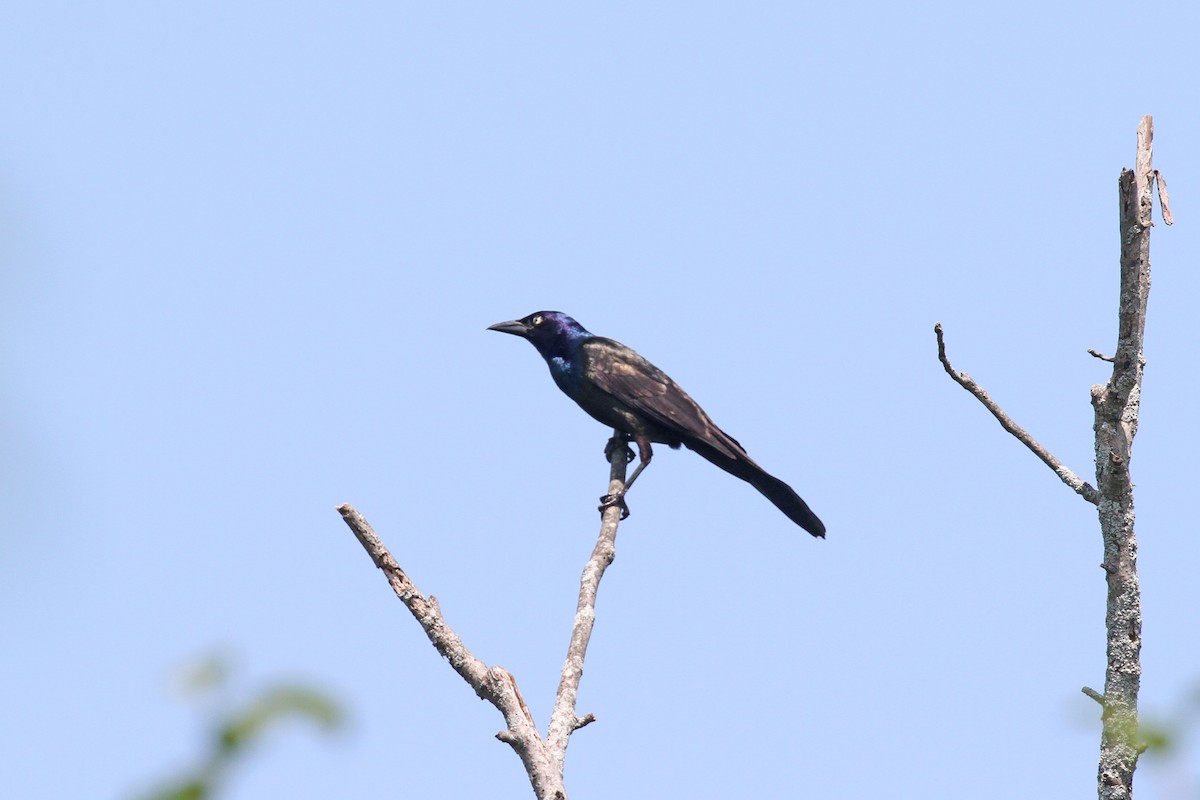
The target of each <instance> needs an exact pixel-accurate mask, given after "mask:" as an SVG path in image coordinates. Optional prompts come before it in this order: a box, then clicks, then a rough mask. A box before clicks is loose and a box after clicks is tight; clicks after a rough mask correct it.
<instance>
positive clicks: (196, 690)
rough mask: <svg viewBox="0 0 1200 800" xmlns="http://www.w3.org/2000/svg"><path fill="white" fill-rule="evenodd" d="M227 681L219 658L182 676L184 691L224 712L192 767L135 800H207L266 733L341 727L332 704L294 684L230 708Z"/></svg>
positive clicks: (271, 689)
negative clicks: (299, 726)
mask: <svg viewBox="0 0 1200 800" xmlns="http://www.w3.org/2000/svg"><path fill="white" fill-rule="evenodd" d="M228 678H229V668H228V664H227V662H226V661H225V659H223V658H221V657H219V656H212V657H210V658H207V659H205V660H204V661H202V662H199V663H197V664H194V665H192V666H191V667H189V668H188V669H187V670H186V672H185V674H184V676H183V680H182V686H183V689H184V691H185V692H186V693H187V694H189V695H194V696H209V697H211V696H213V695H216V698H215V699H213V700H212V701H211V702H214V703H215V704H217V705H220V706H222V707H224V709H225V710H223V711H220V712H218V713H216V714H215V715H214V722H213V723H212V724H211V734H210V737H209V741H210V742H211V749H210V750H209V752H208V753H207V754H205V755H204V756H203V757H202V758H201V759H200V762H199V764H198V765H197V766H196V767H193V768H190V769H188V770H186V771H185V772H184V774H183V775H181V776H179V777H177V778H174V779H172V780H169V781H167V782H166V783H164V785H162V786H160V787H159V788H157V789H155V790H153V791H151V792H150V793H148V794H145V795H141V796H140V797H139V800H210V798H213V797H215V796H216V794H217V790H218V788H219V786H220V784H221V782H222V781H223V780H224V778H225V777H226V775H227V774H228V773H229V771H230V769H231V767H232V765H233V764H234V763H235V762H236V761H237V759H239V758H240V757H241V756H243V755H245V754H246V753H247V752H249V751H250V749H251V748H252V747H254V746H255V745H256V744H258V743H259V742H260V741H262V739H263V738H264V737H265V736H266V734H267V731H268V730H271V729H273V728H276V727H279V726H280V725H283V724H287V723H289V722H292V721H298V722H301V723H310V724H312V725H315V726H316V727H317V728H318V729H320V730H323V731H332V730H335V729H336V728H337V727H338V726H339V725H340V724H341V721H342V713H341V709H340V708H339V706H338V705H337V703H335V702H334V701H333V700H332V699H330V698H329V697H328V696H326V695H324V694H322V693H321V692H319V691H317V690H315V689H312V688H309V687H306V686H301V685H295V684H292V685H289V684H279V685H276V686H272V687H268V688H266V689H263V690H261V691H260V692H258V694H256V695H255V696H253V697H251V699H250V700H248V701H246V702H243V703H241V704H239V705H236V706H233V707H232V708H231V707H230V706H231V704H230V703H229V702H228V699H227V697H226V695H227V693H228V689H227V682H228Z"/></svg>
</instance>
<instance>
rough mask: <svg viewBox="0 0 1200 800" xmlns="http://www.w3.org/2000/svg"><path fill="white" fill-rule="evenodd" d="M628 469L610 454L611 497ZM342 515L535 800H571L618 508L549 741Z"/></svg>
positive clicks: (589, 589) (589, 578)
mask: <svg viewBox="0 0 1200 800" xmlns="http://www.w3.org/2000/svg"><path fill="white" fill-rule="evenodd" d="M627 463H628V460H627V457H626V448H624V447H616V448H612V450H611V455H610V464H611V469H610V472H609V485H608V494H616V493H618V492H619V491H620V490H621V489H622V487H624V485H625V467H626V464H627ZM337 510H338V512H339V513H340V514H341V515H342V519H343V520H345V522H346V524H347V525H348V526H349V527H350V530H352V531H353V532H354V535H355V536H356V537H357V538H358V541H359V544H361V545H362V546H363V549H365V550H366V551H367V554H368V555H369V556H371V560H372V561H373V562H375V566H376V567H378V568H379V569H381V570H383V574H384V575H385V576H386V577H387V579H388V583H389V584H391V587H392V590H393V591H394V592H395V593H396V597H398V598H400V601H401V602H402V603H404V605H405V606H406V607H407V608H408V610H409V611H410V612H411V613H412V615H413V617H415V618H416V620H417V622H418V623H420V625H421V628H422V629H423V630H424V631H425V635H426V636H427V637H428V638H429V642H430V643H431V644H432V645H433V646H434V648H435V649H436V650H437V651H438V653H440V654H441V655H442V656H443V657H444V658H445V659H446V660H447V661H448V662H449V663H450V666H451V667H452V668H453V669H454V671H455V672H457V673H458V674H459V675H460V676H462V678H463V680H465V681H466V682H467V683H468V684H469V685H470V686H471V688H472V689H474V690H475V694H477V695H479V697H480V698H482V699H484V700H487V701H488V702H489V703H491V704H492V705H493V706H495V707H496V710H498V711H499V712H500V713H501V715H503V717H504V722H505V725H506V728H505V730H502V731H500V732H499V733H497V734H496V738H497V739H499V740H500V741H502V742H505V743H506V744H508V745H510V746H511V747H512V748H513V750H514V751H516V753H517V755H518V756H520V758H521V763H522V765H524V767H525V772H526V773H527V774H528V775H529V782H530V783H531V784H532V785H533V793H534V795H536V796H537V798H538V800H566V798H567V790H566V787H565V785H564V783H563V766H564V763H565V761H566V755H567V743H568V741H569V740H570V738H571V734H572V733H574V732H575V731H577V730H579V729H580V728H582V727H583V726H584V725H587V724H588V723H590V722H592V721H594V720H595V717H594V716H592V715H591V714H588V715H586V716H583V717H580V716H578V715H577V714H576V713H575V702H576V698H577V697H578V694H579V682H580V679H581V678H582V677H583V659H584V656H585V655H586V654H587V646H588V641H589V640H590V639H591V636H592V625H593V623H594V621H595V618H596V613H595V612H596V593H597V591H598V590H599V588H600V579H601V578H602V577H604V571H605V570H606V569H607V568H608V566H609V564H611V563H612V561H613V557H614V555H615V553H616V539H617V526H618V525H619V524H620V521H621V509H620V508H619V507H617V506H612V507H609V508H607V509H605V510H604V513H603V514H602V515H601V522H600V535H599V538H598V539H597V541H596V546H595V548H594V549H593V551H592V555H591V558H589V559H588V563H587V565H586V566H585V567H584V569H583V576H582V577H581V578H580V582H579V602H578V604H577V606H576V611H575V622H574V625H573V627H572V630H571V642H570V644H569V645H568V647H567V658H566V662H565V663H564V664H563V669H562V680H561V682H560V683H559V687H558V693H557V696H556V697H555V701H554V711H553V713H552V715H551V718H550V725H549V729H548V732H547V734H546V737H545V738H542V736H541V734H539V733H538V728H537V724H536V723H535V722H534V720H533V716H532V715H531V714H530V713H529V707H528V706H526V705H525V698H523V697H522V696H521V691H520V689H518V688H517V681H516V679H515V678H513V676H512V673H510V672H509V671H508V670H506V669H504V667H500V666H494V667H489V666H488V665H487V664H485V663H484V662H483V661H481V660H480V659H478V658H476V657H475V656H474V655H473V654H472V653H471V651H470V650H468V649H467V646H466V645H465V644H464V643H463V641H462V639H461V638H459V635H458V634H457V633H455V632H454V629H453V628H451V627H450V625H449V624H448V623H447V622H446V620H445V618H444V617H442V610H441V608H440V607H439V606H438V603H437V599H436V598H434V597H433V596H432V595H430V596H429V597H426V596H425V595H424V594H422V593H421V591H420V590H419V589H418V588H417V587H416V585H415V584H414V583H413V582H412V580H410V579H409V577H408V575H407V574H405V572H404V570H403V569H401V567H400V565H399V564H398V563H397V562H396V559H395V558H393V557H392V554H391V553H390V552H389V551H388V549H387V547H386V546H385V545H384V544H383V541H382V540H381V539H380V538H379V536H378V535H377V534H376V533H375V531H374V530H373V529H372V528H371V525H370V523H368V522H367V520H366V518H364V517H363V515H362V514H360V513H358V511H356V510H355V509H354V508H353V507H352V506H350V505H341V506H338V509H337Z"/></svg>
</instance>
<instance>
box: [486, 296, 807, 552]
mask: <svg viewBox="0 0 1200 800" xmlns="http://www.w3.org/2000/svg"><path fill="white" fill-rule="evenodd" d="M488 330H491V331H500V332H502V333H511V334H513V335H515V336H520V337H522V338H525V339H528V340H529V342H530V343H531V344H532V345H533V346H534V347H536V348H537V351H538V352H539V353H541V354H542V358H544V359H546V363H547V364H548V365H549V366H550V374H551V375H552V376H553V377H554V382H555V383H557V384H558V388H560V389H562V390H563V392H564V393H566V395H567V397H570V398H571V399H572V400H574V401H575V402H576V403H578V404H579V407H580V408H582V409H583V410H584V411H586V412H587V413H589V414H591V415H592V416H593V417H595V418H596V419H598V420H600V422H602V423H604V424H605V425H608V426H609V427H612V428H614V429H616V430H617V431H620V432H621V433H623V434H624V435H625V436H626V438H627V440H629V441H633V442H636V443H637V447H638V459H639V463H638V466H637V469H635V470H634V472H633V475H632V476H630V478H629V480H628V481H627V482H626V483H625V491H628V490H629V487H631V486H632V485H633V482H634V481H635V480H637V477H638V475H640V474H641V473H642V470H643V469H645V468H646V465H647V464H649V463H650V459H651V457H652V456H653V451H652V450H651V447H650V443H651V442H660V443H662V444H666V445H669V446H671V447H672V448H677V447H679V445H681V444H683V445H687V447H688V449H689V450H694V451H696V452H697V453H699V454H700V455H702V456H704V457H705V458H706V459H708V460H709V461H711V462H712V463H714V464H716V465H717V466H718V467H720V468H721V469H723V470H725V471H726V472H728V473H729V474H731V475H736V476H737V477H739V478H741V479H742V480H744V481H746V482H747V483H749V484H750V485H751V486H753V487H754V488H755V489H758V491H760V492H762V493H763V494H764V495H765V496H766V498H767V499H768V500H770V501H771V502H772V503H774V504H775V505H776V506H778V507H779V510H780V511H782V512H783V513H784V514H786V515H787V517H788V519H790V520H791V521H792V522H795V523H796V524H797V525H799V526H800V527H801V528H804V530H806V531H808V532H809V533H811V534H812V535H813V536H821V537H824V536H825V525H824V524H822V522H821V520H819V519H817V515H816V514H814V513H813V512H812V511H811V510H810V509H809V507H808V504H807V503H805V502H804V501H803V500H801V499H800V495H798V494H796V492H795V491H793V490H792V487H790V486H788V485H787V484H786V483H784V482H783V481H781V480H779V479H778V478H776V477H774V476H772V475H770V474H769V473H768V472H767V471H766V470H764V469H763V468H762V467H760V466H759V465H758V464H755V463H754V461H753V460H752V459H751V458H750V456H749V455H747V453H746V451H745V450H744V449H742V446H741V445H740V444H738V443H737V441H736V440H735V439H734V438H733V437H732V436H730V435H729V434H727V433H725V431H723V430H721V429H720V428H718V427H717V426H716V425H715V424H713V421H712V420H711V419H709V418H708V415H707V414H705V413H704V410H703V409H702V408H700V406H698V405H697V404H696V401H695V400H693V399H692V398H690V397H688V395H687V392H685V391H683V389H680V388H679V386H678V385H676V383H675V381H673V380H671V379H670V378H668V377H667V376H666V374H665V373H663V371H662V370H660V369H659V368H658V367H656V366H654V365H653V364H651V363H650V362H649V361H647V360H646V359H644V358H642V357H641V356H640V355H638V354H637V353H636V352H634V351H633V350H631V349H630V348H628V347H626V346H625V345H623V344H621V343H620V342H614V341H613V340H612V339H605V338H604V337H603V336H596V335H595V334H592V333H589V332H588V331H587V330H586V329H584V327H583V326H582V325H580V324H579V323H578V322H576V321H575V320H573V319H571V318H570V317H568V316H567V315H566V314H563V313H562V312H561V311H538V312H537V313H534V314H530V315H529V316H528V317H525V318H524V319H516V320H512V321H511V322H498V323H496V324H495V325H491V326H489V327H488ZM630 458H632V455H631V456H630ZM604 500H605V503H606V505H613V504H616V503H621V504H623V503H624V501H623V498H622V497H615V498H612V497H606V498H604Z"/></svg>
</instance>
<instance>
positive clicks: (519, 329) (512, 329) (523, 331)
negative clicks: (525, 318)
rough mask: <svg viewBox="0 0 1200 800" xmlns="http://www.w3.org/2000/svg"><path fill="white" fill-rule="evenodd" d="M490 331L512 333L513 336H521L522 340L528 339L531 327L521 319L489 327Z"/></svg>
mask: <svg viewBox="0 0 1200 800" xmlns="http://www.w3.org/2000/svg"><path fill="white" fill-rule="evenodd" d="M487 329H488V330H489V331H500V332H501V333H511V334H512V335H513V336H520V337H521V338H522V339H525V338H528V336H529V326H528V325H526V324H525V323H524V322H521V320H519V319H514V320H510V321H508V322H497V323H496V324H495V325H488V327H487Z"/></svg>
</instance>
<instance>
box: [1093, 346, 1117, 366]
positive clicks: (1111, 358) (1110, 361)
mask: <svg viewBox="0 0 1200 800" xmlns="http://www.w3.org/2000/svg"><path fill="white" fill-rule="evenodd" d="M1088 353H1090V354H1091V355H1093V356H1095V357H1096V358H1098V359H1100V360H1101V361H1107V362H1109V363H1110V364H1111V363H1112V360H1113V357H1112V356H1106V355H1104V354H1103V353H1097V352H1096V351H1095V350H1093V349H1092V348H1090V347H1089V348H1088Z"/></svg>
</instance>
